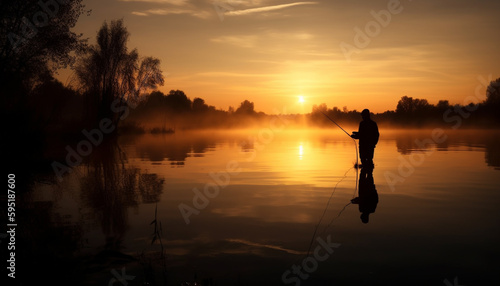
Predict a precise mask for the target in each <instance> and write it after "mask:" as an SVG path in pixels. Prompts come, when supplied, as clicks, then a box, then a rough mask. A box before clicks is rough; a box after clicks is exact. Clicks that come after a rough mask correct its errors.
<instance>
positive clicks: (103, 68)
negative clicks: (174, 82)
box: [76, 20, 164, 124]
mask: <svg viewBox="0 0 500 286" xmlns="http://www.w3.org/2000/svg"><path fill="white" fill-rule="evenodd" d="M128 38H129V33H128V31H127V29H126V28H125V26H124V25H123V20H115V21H111V24H110V25H108V24H107V23H106V22H104V24H103V25H102V26H101V29H100V30H99V31H98V33H97V38H96V40H97V44H96V45H92V46H90V47H89V48H88V49H87V50H86V51H85V53H84V55H83V57H82V59H81V60H80V62H79V64H78V66H77V68H76V75H77V77H78V79H79V82H80V88H81V90H82V91H83V94H84V95H85V96H86V98H87V100H88V108H89V110H88V111H89V112H90V114H91V116H92V117H93V118H95V119H100V118H109V119H112V120H113V121H114V123H115V124H118V118H119V116H121V114H119V113H116V112H114V111H116V110H119V107H121V106H124V105H126V104H127V103H130V102H134V101H137V99H138V97H139V95H140V94H141V93H142V92H144V91H146V90H147V89H154V88H156V87H157V85H163V82H164V79H163V75H162V71H161V70H160V60H159V59H156V58H152V57H146V58H144V59H143V60H142V61H140V64H139V54H138V52H137V50H136V49H133V50H132V51H130V52H129V51H128V48H127V41H128ZM113 109H114V110H113Z"/></svg>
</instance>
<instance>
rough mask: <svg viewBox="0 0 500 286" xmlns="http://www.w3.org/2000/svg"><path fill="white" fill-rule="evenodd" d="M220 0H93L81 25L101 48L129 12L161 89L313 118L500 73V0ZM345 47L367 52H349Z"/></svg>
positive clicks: (454, 96) (465, 90)
mask: <svg viewBox="0 0 500 286" xmlns="http://www.w3.org/2000/svg"><path fill="white" fill-rule="evenodd" d="M213 3H214V1H213V0H104V1H102V0H101V1H99V0H84V4H85V5H86V9H87V10H88V9H92V13H91V14H90V16H86V15H82V16H81V18H80V20H79V22H78V24H77V26H76V27H75V29H74V30H75V31H76V32H81V33H83V34H84V36H85V37H87V38H90V42H91V43H94V41H95V35H96V32H97V30H98V29H99V28H100V26H101V25H102V23H103V21H104V20H107V21H110V20H113V19H119V18H123V19H124V22H125V25H126V27H127V29H128V30H129V32H130V41H129V49H132V48H137V49H138V51H139V54H140V55H141V56H154V57H157V58H160V59H161V61H162V69H163V71H164V75H165V76H166V78H165V79H166V80H165V85H164V86H163V87H161V88H160V90H162V91H163V92H168V91H169V90H171V89H180V90H183V91H184V92H185V93H186V94H187V95H188V97H190V98H191V99H193V98H195V97H202V98H204V99H205V101H206V102H207V103H208V104H210V105H215V106H216V107H218V108H222V109H225V110H227V108H228V107H229V106H234V107H238V106H239V103H240V102H241V101H243V100H245V99H248V100H250V101H253V102H254V103H255V109H256V110H258V111H264V112H266V113H274V111H275V110H279V111H280V112H282V111H283V110H286V112H287V113H298V112H300V113H306V112H310V111H311V106H312V105H313V104H320V103H326V104H327V106H328V107H330V108H331V107H333V106H338V107H340V108H342V107H343V106H347V107H348V108H349V109H357V110H361V109H363V108H370V109H371V110H372V111H373V112H382V111H385V110H393V109H395V108H396V104H397V101H398V100H399V98H401V96H404V95H407V96H412V97H418V98H426V99H428V100H429V102H431V103H436V102H437V101H438V100H440V99H448V100H450V102H451V103H463V102H464V99H465V98H466V97H468V96H474V95H475V89H476V87H477V86H478V85H480V84H481V83H480V81H479V80H478V76H483V77H484V78H489V77H490V78H489V79H496V78H498V77H500V67H499V65H498V64H499V63H500V53H499V51H500V37H498V33H499V28H500V17H498V11H500V1H495V0H482V1H465V0H444V1H430V0H427V1H424V0H402V1H396V0H339V1H331V0H328V1H326V0H325V1H302V2H301V1H295V2H293V1H283V0H248V1H244V0H229V1H217V0H215V3H216V5H214V4H213ZM382 10H383V11H382ZM372 11H373V13H371V12H372ZM380 11H382V12H380ZM374 14H378V15H379V16H378V17H379V19H378V21H377V19H376V18H377V16H374ZM388 15H390V19H389V17H388ZM356 28H359V29H358V30H356ZM359 30H361V31H363V33H364V35H366V36H365V37H366V38H362V37H363V36H359V35H360V33H359V32H357V31H359ZM367 33H368V35H367ZM356 35H358V36H357V37H356ZM355 38H356V39H357V40H358V41H357V42H356V39H355ZM341 45H343V46H344V47H345V46H346V45H350V46H351V47H356V48H357V52H353V53H351V54H350V57H349V56H347V57H346V53H344V52H343V50H342V48H341ZM347 58H350V61H349V60H347ZM69 75H70V72H69V71H62V72H60V76H59V78H60V79H61V80H62V81H63V82H66V81H67V79H68V76H69ZM484 94H485V93H484V88H482V89H481V96H482V97H480V100H483V99H484V98H485V95H484ZM299 96H302V97H303V99H304V101H303V102H302V103H300V102H299Z"/></svg>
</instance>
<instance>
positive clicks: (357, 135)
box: [351, 109, 379, 168]
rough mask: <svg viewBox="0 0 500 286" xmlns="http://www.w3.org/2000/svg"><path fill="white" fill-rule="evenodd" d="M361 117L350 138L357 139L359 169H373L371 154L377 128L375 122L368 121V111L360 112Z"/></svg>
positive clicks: (377, 135) (376, 139)
mask: <svg viewBox="0 0 500 286" xmlns="http://www.w3.org/2000/svg"><path fill="white" fill-rule="evenodd" d="M361 117H362V118H363V121H361V122H360V123H359V129H358V131H357V132H356V131H354V132H352V135H351V137H352V138H354V139H359V157H360V159H361V167H363V166H366V167H371V168H373V153H374V151H375V146H376V145H377V143H378V137H379V133H378V126H377V123H376V122H375V121H373V120H371V119H370V111H369V110H368V109H364V110H363V111H362V112H361Z"/></svg>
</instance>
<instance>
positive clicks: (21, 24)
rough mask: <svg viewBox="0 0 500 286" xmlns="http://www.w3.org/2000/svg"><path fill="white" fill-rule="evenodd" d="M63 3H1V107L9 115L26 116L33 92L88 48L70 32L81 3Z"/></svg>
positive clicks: (77, 0) (33, 0)
mask: <svg viewBox="0 0 500 286" xmlns="http://www.w3.org/2000/svg"><path fill="white" fill-rule="evenodd" d="M60 2H62V1H59V2H56V1H52V2H45V1H38V0H25V1H0V19H1V23H2V24H1V25H0V35H1V36H0V86H1V87H2V88H1V89H0V98H1V99H0V100H1V104H0V105H1V109H2V111H5V112H7V114H13V113H15V112H21V113H23V116H25V115H26V114H24V113H26V111H25V108H26V104H28V102H29V95H30V92H31V91H32V89H33V88H34V87H35V86H36V85H38V84H39V83H41V82H42V81H44V80H45V79H46V78H50V77H51V74H52V72H53V71H54V70H56V69H58V68H61V67H67V66H68V65H71V64H72V63H73V62H74V61H75V56H74V55H73V54H72V53H71V52H73V51H80V50H81V49H82V48H83V47H84V46H85V41H84V40H83V39H82V35H81V34H80V35H77V34H75V33H73V32H71V31H70V29H71V28H72V27H74V26H75V24H76V22H77V20H78V18H79V17H80V15H81V14H82V13H83V12H84V10H83V8H84V6H83V5H82V4H81V2H82V0H67V1H64V4H60ZM2 114H4V113H3V112H2Z"/></svg>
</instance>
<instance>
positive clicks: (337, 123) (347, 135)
mask: <svg viewBox="0 0 500 286" xmlns="http://www.w3.org/2000/svg"><path fill="white" fill-rule="evenodd" d="M320 112H321V113H323V115H324V116H326V118H328V119H329V120H330V121H331V122H333V123H335V125H337V126H338V127H339V128H340V129H342V131H344V132H345V134H347V136H349V137H351V135H350V134H349V133H348V132H347V131H345V130H344V128H342V127H341V126H340V125H339V124H338V123H337V122H335V120H333V119H331V118H330V116H328V115H326V113H324V112H323V111H320ZM351 138H352V137H351ZM353 139H354V138H353Z"/></svg>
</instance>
